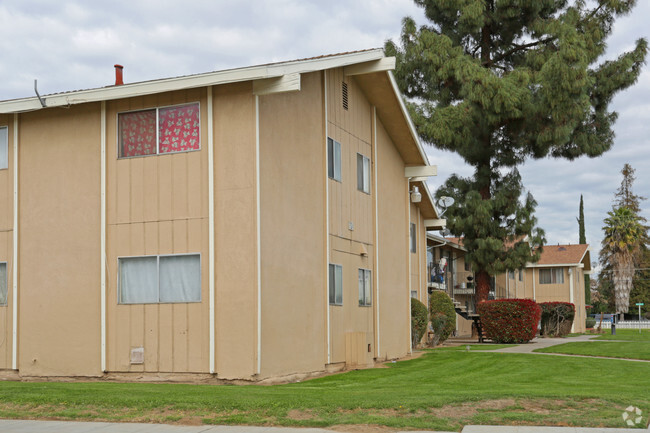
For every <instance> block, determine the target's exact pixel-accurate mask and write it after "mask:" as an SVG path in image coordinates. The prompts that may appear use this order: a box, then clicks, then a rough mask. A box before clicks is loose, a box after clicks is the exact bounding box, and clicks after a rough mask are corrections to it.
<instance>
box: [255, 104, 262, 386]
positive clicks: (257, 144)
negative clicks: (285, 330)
mask: <svg viewBox="0 0 650 433" xmlns="http://www.w3.org/2000/svg"><path fill="white" fill-rule="evenodd" d="M255 167H256V174H255V176H256V181H257V185H256V186H255V187H256V189H257V197H256V199H257V374H258V375H259V374H261V373H262V223H261V211H262V208H261V202H262V200H261V191H260V187H261V182H260V97H259V95H255Z"/></svg>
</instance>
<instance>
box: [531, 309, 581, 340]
mask: <svg viewBox="0 0 650 433" xmlns="http://www.w3.org/2000/svg"><path fill="white" fill-rule="evenodd" d="M539 306H540V307H541V308H542V329H541V334H542V335H544V336H548V337H563V336H565V335H567V334H569V333H570V332H571V326H572V325H573V318H574V317H575V315H576V306H575V305H573V304H572V303H570V302H542V303H540V304H539Z"/></svg>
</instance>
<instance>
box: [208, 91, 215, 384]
mask: <svg viewBox="0 0 650 433" xmlns="http://www.w3.org/2000/svg"><path fill="white" fill-rule="evenodd" d="M213 104H214V101H213V96H212V86H208V256H209V257H210V259H209V261H208V292H209V296H208V297H209V302H210V308H209V309H210V313H209V314H210V332H209V337H208V338H209V339H210V342H209V346H210V348H209V351H210V374H214V373H215V371H216V365H215V349H216V342H215V338H216V337H215V329H214V328H215V317H214V316H215V311H214V309H215V305H214V302H215V284H214V276H215V275H214V274H215V273H214V262H215V260H216V257H215V249H214V119H213V116H214V107H213Z"/></svg>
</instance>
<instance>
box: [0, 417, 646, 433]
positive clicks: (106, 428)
mask: <svg viewBox="0 0 650 433" xmlns="http://www.w3.org/2000/svg"><path fill="white" fill-rule="evenodd" d="M351 430H352V428H351ZM355 430H356V429H355ZM356 431H358V430H356ZM644 431H650V430H643V429H617V428H580V427H524V426H513V427H505V426H480V425H468V426H465V427H464V428H463V430H462V433H639V432H644ZM0 432H2V433H340V431H334V430H326V429H320V428H286V427H250V426H208V425H205V426H175V425H167V424H136V423H108V422H77V421H74V422H72V421H30V420H26V421H23V420H0ZM404 433H424V432H414V431H409V432H404ZM426 433H430V432H428V431H427V432H426ZM439 433H444V432H439ZM449 433H451V432H449Z"/></svg>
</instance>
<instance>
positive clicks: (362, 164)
mask: <svg viewBox="0 0 650 433" xmlns="http://www.w3.org/2000/svg"><path fill="white" fill-rule="evenodd" d="M359 169H360V170H359ZM370 183H371V180H370V158H368V157H367V156H366V155H364V154H362V153H358V152H357V190H358V191H361V192H362V193H364V194H370Z"/></svg>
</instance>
